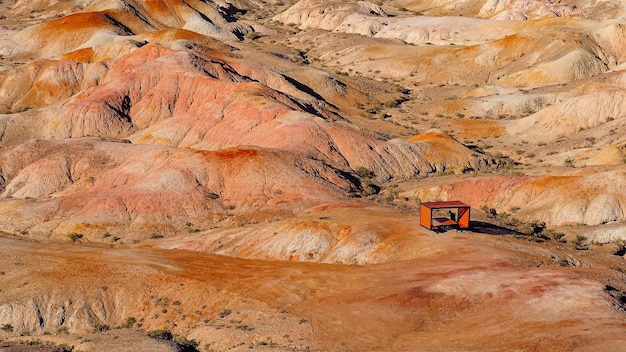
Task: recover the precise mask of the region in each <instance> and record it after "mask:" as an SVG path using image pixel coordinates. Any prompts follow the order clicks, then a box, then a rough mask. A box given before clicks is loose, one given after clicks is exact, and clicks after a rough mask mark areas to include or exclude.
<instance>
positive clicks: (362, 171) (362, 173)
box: [354, 166, 374, 178]
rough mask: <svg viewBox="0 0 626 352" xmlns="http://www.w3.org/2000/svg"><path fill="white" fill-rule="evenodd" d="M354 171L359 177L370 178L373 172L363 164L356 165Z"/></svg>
mask: <svg viewBox="0 0 626 352" xmlns="http://www.w3.org/2000/svg"><path fill="white" fill-rule="evenodd" d="M354 172H355V173H356V174H357V175H358V176H359V177H361V178H370V177H373V176H374V172H373V171H371V170H370V169H368V168H366V167H365V166H358V167H357V168H356V169H354Z"/></svg>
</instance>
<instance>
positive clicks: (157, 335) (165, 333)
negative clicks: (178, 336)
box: [148, 329, 174, 340]
mask: <svg viewBox="0 0 626 352" xmlns="http://www.w3.org/2000/svg"><path fill="white" fill-rule="evenodd" d="M148 336H149V337H151V338H153V339H159V340H171V339H173V338H174V335H172V332H171V331H169V330H165V329H157V330H150V331H148Z"/></svg>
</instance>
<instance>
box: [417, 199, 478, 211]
mask: <svg viewBox="0 0 626 352" xmlns="http://www.w3.org/2000/svg"><path fill="white" fill-rule="evenodd" d="M421 204H422V205H423V206H425V207H428V208H431V209H435V208H439V209H445V208H469V207H470V206H469V205H467V204H465V203H463V202H460V201H458V200H451V201H447V202H422V203H421Z"/></svg>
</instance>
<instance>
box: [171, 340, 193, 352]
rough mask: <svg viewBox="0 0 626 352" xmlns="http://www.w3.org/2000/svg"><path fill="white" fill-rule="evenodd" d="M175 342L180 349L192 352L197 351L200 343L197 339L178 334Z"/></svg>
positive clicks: (184, 351)
mask: <svg viewBox="0 0 626 352" xmlns="http://www.w3.org/2000/svg"><path fill="white" fill-rule="evenodd" d="M174 342H176V344H177V345H178V350H179V351H182V352H192V351H197V347H198V345H199V343H198V341H196V340H193V339H192V340H189V339H187V338H186V337H185V336H176V338H174Z"/></svg>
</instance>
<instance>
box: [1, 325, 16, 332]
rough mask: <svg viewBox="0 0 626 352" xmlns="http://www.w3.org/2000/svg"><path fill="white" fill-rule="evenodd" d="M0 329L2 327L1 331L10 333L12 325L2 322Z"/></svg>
mask: <svg viewBox="0 0 626 352" xmlns="http://www.w3.org/2000/svg"><path fill="white" fill-rule="evenodd" d="M0 329H2V330H3V331H6V332H9V333H11V332H13V325H11V324H4V325H2V328H0Z"/></svg>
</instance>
